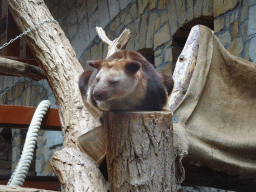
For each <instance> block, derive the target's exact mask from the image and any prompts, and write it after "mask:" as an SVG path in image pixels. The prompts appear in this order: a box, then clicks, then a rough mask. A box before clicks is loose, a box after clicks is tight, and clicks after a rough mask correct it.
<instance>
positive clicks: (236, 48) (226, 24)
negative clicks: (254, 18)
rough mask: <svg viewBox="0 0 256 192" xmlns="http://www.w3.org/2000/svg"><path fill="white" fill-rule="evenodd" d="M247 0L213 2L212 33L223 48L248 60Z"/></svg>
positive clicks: (216, 0) (219, 0) (217, 0)
mask: <svg viewBox="0 0 256 192" xmlns="http://www.w3.org/2000/svg"><path fill="white" fill-rule="evenodd" d="M248 11H249V2H248V0H244V1H239V0H229V1H221V0H215V2H214V7H213V14H214V18H215V20H214V32H215V34H216V36H217V37H218V38H219V40H220V42H221V43H222V44H223V46H224V47H225V48H226V49H227V50H228V51H229V52H231V53H232V54H233V55H235V56H240V57H242V58H244V59H246V60H249V54H248V53H249V44H248V35H247V29H248Z"/></svg>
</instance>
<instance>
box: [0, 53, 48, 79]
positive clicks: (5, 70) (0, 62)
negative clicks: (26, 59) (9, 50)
mask: <svg viewBox="0 0 256 192" xmlns="http://www.w3.org/2000/svg"><path fill="white" fill-rule="evenodd" d="M0 73H2V74H6V75H15V76H23V77H27V78H30V79H32V80H35V81H39V80H41V79H46V76H45V75H44V73H43V72H42V71H41V69H40V68H39V67H37V66H34V65H29V64H27V63H22V62H20V61H15V60H11V59H6V58H2V57H0Z"/></svg>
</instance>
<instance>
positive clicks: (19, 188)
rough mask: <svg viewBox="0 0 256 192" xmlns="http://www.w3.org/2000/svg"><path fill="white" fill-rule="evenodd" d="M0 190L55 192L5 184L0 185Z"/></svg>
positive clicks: (6, 191)
mask: <svg viewBox="0 0 256 192" xmlns="http://www.w3.org/2000/svg"><path fill="white" fill-rule="evenodd" d="M0 192H55V191H51V190H45V189H33V188H26V187H7V186H5V185H0Z"/></svg>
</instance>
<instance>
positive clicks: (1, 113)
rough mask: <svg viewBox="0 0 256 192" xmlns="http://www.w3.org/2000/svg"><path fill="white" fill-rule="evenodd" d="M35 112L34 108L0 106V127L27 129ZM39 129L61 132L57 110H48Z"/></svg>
mask: <svg viewBox="0 0 256 192" xmlns="http://www.w3.org/2000/svg"><path fill="white" fill-rule="evenodd" d="M35 110H36V107H24V106H14V105H0V127H8V128H28V127H29V125H30V122H31V119H32V117H33V114H34V112H35ZM41 129H44V130H61V125H60V119H59V114H58V109H53V108H50V109H49V110H48V112H47V113H46V115H45V117H44V119H43V122H42V125H41Z"/></svg>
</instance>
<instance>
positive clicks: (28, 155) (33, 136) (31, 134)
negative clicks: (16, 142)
mask: <svg viewBox="0 0 256 192" xmlns="http://www.w3.org/2000/svg"><path fill="white" fill-rule="evenodd" d="M50 105H51V102H50V101H49V100H44V101H41V103H40V104H39V105H38V107H37V108H36V111H35V113H34V115H33V118H32V120H31V123H30V125H29V128H28V132H27V136H26V140H25V144H24V147H23V151H22V154H21V158H20V160H19V162H18V165H17V167H16V168H15V170H14V172H13V174H12V176H11V178H10V180H9V181H8V183H7V186H20V187H21V186H22V185H23V183H24V180H25V177H26V174H27V172H28V169H29V167H30V164H31V161H32V159H33V153H34V149H35V144H36V141H37V136H38V131H39V129H40V126H41V123H42V120H43V117H44V115H45V114H46V112H47V110H48V109H49V107H50Z"/></svg>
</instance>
